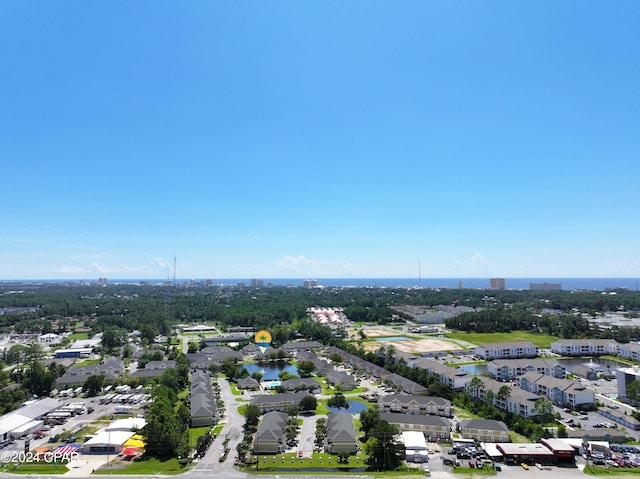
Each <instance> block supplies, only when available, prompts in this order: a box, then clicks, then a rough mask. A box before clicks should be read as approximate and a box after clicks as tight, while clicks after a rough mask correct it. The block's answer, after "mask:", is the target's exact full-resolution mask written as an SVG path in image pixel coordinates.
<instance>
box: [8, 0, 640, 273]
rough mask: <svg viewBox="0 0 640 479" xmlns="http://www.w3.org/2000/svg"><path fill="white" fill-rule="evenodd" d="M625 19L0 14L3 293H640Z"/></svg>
mask: <svg viewBox="0 0 640 479" xmlns="http://www.w3.org/2000/svg"><path fill="white" fill-rule="evenodd" d="M639 24H640V2H638V1H637V0H631V1H624V0H622V1H617V2H614V3H611V2H604V1H589V0H579V1H570V0H569V1H562V2H558V1H556V0H553V1H536V2H514V1H511V0H509V1H506V0H505V1H472V0H469V1H437V2H436V1H425V0H419V1H411V0H407V1H402V2H391V1H384V2H378V1H372V0H367V1H364V0H363V1H344V0H339V1H327V0H323V1H318V2H305V1H298V0H295V1H239V2H238V1H171V2H165V1H159V0H153V1H79V0H78V1H55V2H51V1H28V2H25V1H22V0H4V1H2V2H0V58H1V67H0V68H1V70H0V72H1V73H0V155H1V157H2V163H1V165H2V170H1V171H2V181H1V183H0V185H1V186H0V199H1V200H2V201H1V205H2V215H1V218H2V221H1V225H2V227H1V228H0V279H26V278H41V279H50V278H51V279H52V278H88V279H93V278H97V277H100V276H104V277H107V278H165V277H167V276H168V275H171V274H172V271H173V257H174V255H176V256H177V276H178V277H179V278H189V277H193V278H238V277H240V278H304V277H318V278H323V277H324V278H326V277H378V278H383V277H415V276H417V273H418V263H420V265H421V274H422V276H423V277H425V278H426V277H490V276H502V277H571V276H578V277H580V276H584V277H600V276H602V277H638V276H640V248H639V247H638V244H639V239H640V214H639V212H638V210H639V205H640V202H639V201H638V200H639V199H640V198H639V197H640V193H639V191H640V187H639V185H638V180H639V179H640V157H639V152H640V121H639V115H640V92H639V85H640V35H639V34H638V25H639Z"/></svg>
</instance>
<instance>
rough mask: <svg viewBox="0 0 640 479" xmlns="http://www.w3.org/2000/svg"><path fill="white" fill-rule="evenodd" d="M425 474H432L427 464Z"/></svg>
mask: <svg viewBox="0 0 640 479" xmlns="http://www.w3.org/2000/svg"><path fill="white" fill-rule="evenodd" d="M424 472H426V473H427V474H429V473H430V472H431V471H430V470H429V466H427V465H426V464H425V466H424Z"/></svg>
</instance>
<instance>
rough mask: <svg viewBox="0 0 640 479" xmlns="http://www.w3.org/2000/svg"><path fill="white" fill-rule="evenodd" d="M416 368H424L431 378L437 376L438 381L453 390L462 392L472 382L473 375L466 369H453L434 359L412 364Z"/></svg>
mask: <svg viewBox="0 0 640 479" xmlns="http://www.w3.org/2000/svg"><path fill="white" fill-rule="evenodd" d="M412 367H414V368H416V367H417V368H422V369H424V370H425V371H426V372H427V374H429V375H430V376H436V377H437V379H438V381H440V382H441V383H442V384H446V385H447V386H449V387H450V388H451V389H453V390H462V389H464V388H465V386H466V385H467V384H468V383H469V382H470V381H471V379H472V378H473V375H471V374H469V373H468V372H467V371H465V370H464V369H460V368H452V367H451V366H447V365H446V364H442V363H440V362H438V361H436V360H433V359H426V358H420V359H417V360H416V361H414V362H413V363H412Z"/></svg>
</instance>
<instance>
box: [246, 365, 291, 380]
mask: <svg viewBox="0 0 640 479" xmlns="http://www.w3.org/2000/svg"><path fill="white" fill-rule="evenodd" d="M243 367H244V368H245V369H246V370H247V371H249V376H251V374H252V373H254V372H256V371H257V372H259V373H262V380H263V381H266V380H269V379H277V380H279V379H280V376H278V374H280V373H281V372H282V371H286V372H288V373H289V374H291V375H293V376H299V374H298V368H297V367H295V366H294V365H293V364H290V363H288V362H286V361H269V362H265V363H256V364H244V365H243Z"/></svg>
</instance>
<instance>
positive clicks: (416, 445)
mask: <svg viewBox="0 0 640 479" xmlns="http://www.w3.org/2000/svg"><path fill="white" fill-rule="evenodd" d="M402 443H403V444H404V454H405V459H406V460H407V461H409V462H429V454H428V452H427V441H426V440H425V438H424V434H423V433H421V432H418V431H402Z"/></svg>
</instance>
